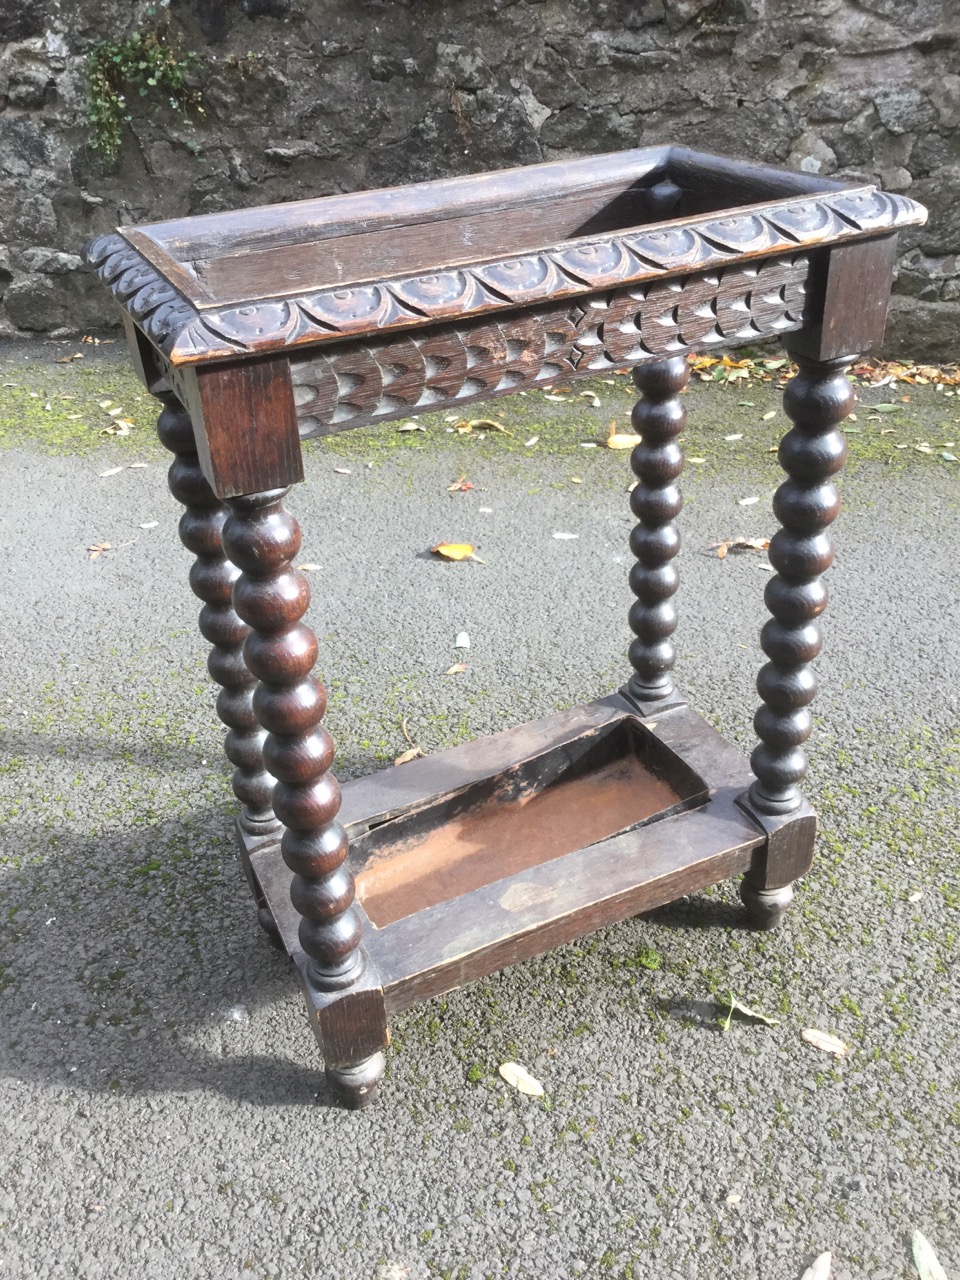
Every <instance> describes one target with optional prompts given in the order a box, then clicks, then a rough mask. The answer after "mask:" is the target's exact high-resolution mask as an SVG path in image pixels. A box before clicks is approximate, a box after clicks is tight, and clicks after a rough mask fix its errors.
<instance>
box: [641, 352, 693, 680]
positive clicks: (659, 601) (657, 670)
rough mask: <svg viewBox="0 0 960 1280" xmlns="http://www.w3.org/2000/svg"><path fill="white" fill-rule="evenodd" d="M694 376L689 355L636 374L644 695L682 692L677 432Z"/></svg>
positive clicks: (679, 453) (683, 421) (644, 367)
mask: <svg viewBox="0 0 960 1280" xmlns="http://www.w3.org/2000/svg"><path fill="white" fill-rule="evenodd" d="M689 378H690V366H689V364H688V363H687V361H686V358H685V357H684V356H671V358H670V359H669V360H659V361H657V363H655V364H645V365H640V366H639V368H637V369H634V371H633V380H634V383H635V384H636V386H637V387H638V389H639V390H640V391H641V392H642V393H643V398H642V399H641V400H639V401H638V403H637V404H636V405H635V407H634V410H633V425H634V428H635V430H636V431H637V433H638V434H639V436H640V444H638V445H637V446H636V447H635V448H634V450H633V453H632V454H631V457H630V465H631V467H632V468H633V472H634V475H635V476H636V477H637V480H638V484H637V485H636V487H635V488H634V490H633V492H632V493H631V495H630V509H631V510H632V512H633V514H634V515H635V516H636V517H637V520H638V521H639V524H637V525H636V527H635V528H634V530H633V533H632V534H631V535H630V549H631V551H632V552H633V554H634V556H636V560H637V563H636V564H635V565H634V566H633V568H632V569H631V570H630V588H631V590H632V591H633V594H634V595H635V596H636V600H635V601H634V603H633V605H631V607H630V615H629V616H630V629H631V630H632V631H633V634H634V636H635V639H634V640H633V642H632V643H631V645H630V651H629V656H630V664H631V666H632V667H633V675H632V676H631V677H630V683H629V685H628V690H629V693H630V695H631V696H632V697H633V698H635V699H636V700H637V701H639V702H663V701H664V700H665V699H667V698H670V697H671V695H672V694H673V693H674V691H675V690H674V683H673V677H672V675H671V672H672V670H673V664H674V657H675V654H674V648H673V641H672V640H671V636H672V635H673V633H674V631H675V629H676V626H677V615H676V611H675V610H674V607H673V604H672V597H673V595H674V593H675V591H676V590H677V582H678V578H677V570H676V568H675V566H674V565H673V563H672V562H673V558H674V556H675V555H676V554H677V552H678V551H679V550H680V533H679V531H678V529H677V527H676V525H675V524H674V523H673V522H674V520H675V519H676V517H677V516H678V515H679V514H680V508H681V507H682V506H683V499H682V497H681V496H680V490H679V488H678V486H677V483H676V482H677V480H678V478H679V476H680V473H681V472H682V470H683V450H682V449H681V448H680V445H679V444H678V443H677V437H678V436H679V434H680V432H681V431H682V430H683V428H684V426H685V425H686V421H687V411H686V409H685V408H684V407H683V404H682V402H681V400H680V392H681V391H682V390H683V388H684V387H685V386H686V385H687V382H688V380H689Z"/></svg>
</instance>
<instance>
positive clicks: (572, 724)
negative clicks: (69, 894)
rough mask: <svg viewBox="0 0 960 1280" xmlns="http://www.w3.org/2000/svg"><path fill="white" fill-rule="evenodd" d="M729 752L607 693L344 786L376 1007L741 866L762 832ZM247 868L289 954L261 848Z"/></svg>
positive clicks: (290, 930) (671, 715)
mask: <svg viewBox="0 0 960 1280" xmlns="http://www.w3.org/2000/svg"><path fill="white" fill-rule="evenodd" d="M751 777H752V775H751V773H750V768H749V765H748V763H747V762H746V760H744V758H743V757H742V756H741V755H740V753H739V752H738V751H737V750H736V749H735V748H733V747H731V746H730V745H729V744H728V743H727V742H725V741H724V739H723V738H721V737H720V735H719V734H718V733H716V731H715V730H714V729H712V728H711V727H710V725H708V724H707V723H706V722H705V721H704V720H702V719H701V718H700V717H699V716H698V715H696V713H695V712H693V711H692V710H691V709H690V708H689V707H688V706H686V705H684V704H681V705H679V706H676V707H674V708H672V709H670V710H667V711H665V712H663V713H660V714H659V715H658V716H657V719H656V721H653V720H647V721H643V720H642V719H641V717H640V716H639V715H638V714H637V711H636V709H635V708H634V707H633V706H632V705H631V704H630V703H629V702H628V701H627V700H626V699H625V698H623V697H622V696H621V695H620V694H612V695H610V696H609V697H606V698H601V699H598V700H597V701H596V702H591V703H588V704H586V705H585V706H582V707H575V708H574V709H573V710H571V711H564V712H561V713H559V714H558V715H553V716H548V717H547V718H546V719H543V720H538V721H535V722H534V723H532V724H526V725H520V726H519V727H518V728H516V729H509V730H506V731H505V732H503V733H497V734H492V735H490V736H489V737H485V738H479V739H477V740H476V741H475V742H468V743H464V744H463V745H462V746H459V747H454V748H452V749H451V750H449V751H443V752H440V753H439V754H438V755H436V756H428V757H426V758H424V759H419V760H414V761H411V762H410V763H409V764H405V765H400V766H399V767H394V768H390V769H385V770H383V771H381V772H380V773H375V774H371V775H370V776H369V777H366V778H361V779H358V780H357V781H355V782H350V783H347V784H346V786H345V787H344V789H343V807H342V809H341V814H340V817H341V821H342V822H343V823H344V826H345V827H346V829H347V831H348V832H349V834H350V854H349V866H350V869H351V870H352V872H353V874H354V876H355V877H356V882H357V905H358V911H359V914H360V918H361V923H362V925H363V946H364V949H365V950H366V953H367V955H368V957H369V960H370V963H371V965H372V966H373V968H374V969H375V971H376V975H377V978H378V979H379V982H380V984H381V986H382V988H383V992H384V998H385V1000H386V1003H387V1008H388V1010H396V1009H402V1008H406V1007H408V1006H409V1005H411V1004H415V1003H416V1002H417V1001H419V1000H424V999H427V998H429V997H430V996H434V995H438V994H440V993H441V992H443V991H450V990H453V989H454V988H456V987H460V986H463V985H464V984H465V983H467V982H470V981H473V980H474V979H475V978H478V977H482V976H484V975H485V974H488V973H492V972H494V971H495V970H497V969H502V968H503V967H504V966H505V965H508V964H513V963H514V962H516V961H518V960H523V959H526V958H528V957H530V956H534V955H539V954H540V953H541V952H544V951H549V950H550V949H551V948H553V947H555V946H558V945H559V944H561V943H563V942H569V941H571V940H572V939H574V938H577V937H580V936H581V935H582V934H585V933H589V932H591V931H593V930H595V929H599V928H602V927H603V926H605V925H609V924H614V923H616V922H617V921H620V920H625V919H626V918H628V917H629V916H631V915H636V914H638V913H640V912H642V911H650V910H652V909H653V908H654V907H658V906H662V905H664V904H665V903H668V902H672V901H673V900H674V899H676V898H678V897H680V896H682V895H683V894H687V893H693V892H695V891H696V890H698V889H703V888H706V887H707V886H708V885H711V884H717V883H718V882H719V881H721V880H725V879H727V877H729V876H731V875H734V874H735V873H737V872H739V871H744V870H746V868H747V867H748V866H749V865H750V860H751V855H752V852H753V850H754V849H756V848H757V847H758V846H760V845H762V844H763V843H764V841H765V835H764V833H763V832H762V831H760V830H759V828H758V827H757V826H756V825H755V824H754V823H752V822H751V821H750V819H749V818H748V817H747V815H746V814H745V813H744V812H743V811H742V810H741V809H740V808H739V807H738V806H737V804H736V803H735V801H736V797H737V796H738V795H739V794H741V793H742V792H743V791H744V790H745V789H746V787H747V786H749V783H750V781H751ZM250 862H251V866H252V867H253V870H254V873H255V875H256V877H257V880H258V882H259V884H260V887H261V888H262V890H263V893H264V895H265V898H266V901H267V904H268V906H269V908H270V910H271V911H272V913H273V916H274V919H275V920H276V922H277V926H278V928H279V930H280V933H281V936H282V938H283V941H284V944H285V946H286V948H287V950H288V951H289V952H290V954H291V955H293V956H294V957H296V956H297V955H298V954H299V952H300V945H299V941H298V937H297V929H298V924H299V917H298V916H297V913H296V912H295V911H294V909H293V907H292V905H291V903H290V896H289V895H290V879H291V877H290V872H289V870H288V869H287V867H286V866H285V865H284V863H283V860H282V858H281V856H280V851H279V848H278V847H277V846H276V845H274V846H270V847H265V848H261V849H257V850H254V851H253V852H252V853H251V854H250Z"/></svg>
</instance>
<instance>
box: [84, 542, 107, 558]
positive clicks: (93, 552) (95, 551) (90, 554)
mask: <svg viewBox="0 0 960 1280" xmlns="http://www.w3.org/2000/svg"><path fill="white" fill-rule="evenodd" d="M109 550H110V543H109V542H95V543H94V544H93V546H90V547H87V559H88V560H96V558H97V556H99V555H102V554H103V552H104V551H109Z"/></svg>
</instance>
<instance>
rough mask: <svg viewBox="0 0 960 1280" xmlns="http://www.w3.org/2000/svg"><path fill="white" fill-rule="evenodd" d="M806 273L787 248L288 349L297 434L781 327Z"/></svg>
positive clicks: (796, 314)
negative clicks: (629, 283)
mask: <svg viewBox="0 0 960 1280" xmlns="http://www.w3.org/2000/svg"><path fill="white" fill-rule="evenodd" d="M809 272H810V259H809V257H808V256H807V255H806V254H802V253H801V254H793V255H789V256H784V257H779V258H768V259H764V260H763V261H760V262H743V263H735V264H733V265H731V266H728V267H725V268H721V269H720V270H719V271H715V272H695V273H692V274H690V275H688V276H680V277H673V278H671V279H669V280H654V281H651V282H650V283H649V284H641V285H637V286H634V287H632V288H629V289H615V290H608V291H606V292H605V293H602V294H593V295H590V296H589V297H586V298H574V299H569V300H567V301H565V302H560V303H553V304H551V305H547V306H540V307H530V308H526V309H524V310H523V311H519V312H516V313H514V314H512V315H507V316H504V315H495V316H481V317H478V318H476V319H474V320H468V321H466V322H461V323H460V324H456V323H451V322H449V321H448V322H447V323H446V324H441V325H437V326H434V327H433V328H432V329H429V330H419V331H414V332H413V333H397V334H391V335H385V337H384V340H383V341H382V342H376V343H373V342H366V341H360V340H357V339H354V340H353V341H352V342H346V343H340V344H338V345H337V346H335V347H328V348H324V349H323V350H317V348H313V349H311V350H308V351H303V352H293V353H291V357H290V375H291V381H292V383H293V395H294V400H295V402H296V405H297V415H298V419H299V426H300V434H301V436H302V437H308V436H317V435H330V434H333V433H334V432H338V431H344V430H347V429H348V428H350V427H360V426H364V425H366V424H367V423H370V422H384V421H388V420H389V419H391V418H399V417H404V416H407V415H409V414H412V413H427V412H435V411H437V410H441V409H446V408H456V407H459V406H460V405H463V404H468V403H470V402H472V401H477V400H487V399H490V398H491V397H493V396H501V395H507V394H508V393H510V392H513V391H522V390H524V389H526V388H529V387H535V386H537V385H538V384H539V385H543V384H544V383H550V382H553V381H554V380H555V379H558V378H562V379H563V381H564V382H567V381H571V380H573V379H576V378H582V377H589V376H593V377H596V376H597V375H599V374H602V373H607V372H610V371H612V370H614V369H618V368H621V367H622V366H625V365H633V364H641V363H643V362H644V361H650V360H662V359H663V358H664V357H665V356H672V355H685V354H686V353H687V352H689V351H694V350H703V349H707V348H710V347H716V346H721V345H736V344H740V343H743V342H750V341H755V340H759V339H760V338H765V337H771V336H773V335H775V334H779V333H786V332H790V331H792V330H796V329H799V328H800V327H801V325H802V323H803V307H804V299H805V296H806V283H807V279H808V276H809ZM176 376H177V375H176V371H174V379H175V380H176Z"/></svg>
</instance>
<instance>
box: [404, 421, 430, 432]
mask: <svg viewBox="0 0 960 1280" xmlns="http://www.w3.org/2000/svg"><path fill="white" fill-rule="evenodd" d="M426 429H427V428H426V427H425V426H424V425H423V423H422V422H401V423H400V425H399V427H397V430H398V431H426Z"/></svg>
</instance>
